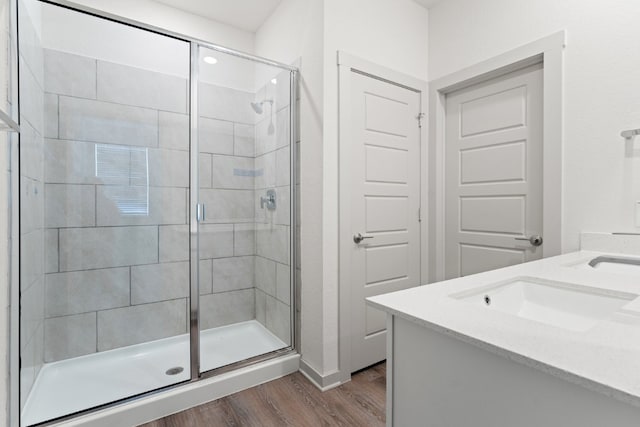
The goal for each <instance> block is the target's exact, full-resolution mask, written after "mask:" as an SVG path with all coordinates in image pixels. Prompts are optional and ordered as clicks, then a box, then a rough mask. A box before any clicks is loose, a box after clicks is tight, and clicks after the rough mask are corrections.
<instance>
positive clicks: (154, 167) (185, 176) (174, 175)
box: [148, 149, 189, 188]
mask: <svg viewBox="0 0 640 427" xmlns="http://www.w3.org/2000/svg"><path fill="white" fill-rule="evenodd" d="M148 165H149V166H148V168H149V169H148V172H149V185H151V186H154V187H185V188H186V187H188V186H189V153H188V152H186V151H177V150H155V149H151V150H149V163H148Z"/></svg>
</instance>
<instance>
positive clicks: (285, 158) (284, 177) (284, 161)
mask: <svg viewBox="0 0 640 427" xmlns="http://www.w3.org/2000/svg"><path fill="white" fill-rule="evenodd" d="M290 164H291V155H290V151H289V147H283V148H280V149H279V150H278V151H276V186H277V187H282V186H285V185H289V183H290V182H291V176H290V173H291V168H290Z"/></svg>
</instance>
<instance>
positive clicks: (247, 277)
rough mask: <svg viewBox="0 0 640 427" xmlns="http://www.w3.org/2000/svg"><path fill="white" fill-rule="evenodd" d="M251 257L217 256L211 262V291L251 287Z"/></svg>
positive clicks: (252, 261)
mask: <svg viewBox="0 0 640 427" xmlns="http://www.w3.org/2000/svg"><path fill="white" fill-rule="evenodd" d="M253 263H254V260H253V257H252V256H246V257H232V258H219V259H214V260H213V261H212V264H213V293H217V292H226V291H235V290H240V289H249V288H253V283H254V282H253V268H254V267H253Z"/></svg>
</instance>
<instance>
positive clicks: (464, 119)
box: [445, 64, 542, 279]
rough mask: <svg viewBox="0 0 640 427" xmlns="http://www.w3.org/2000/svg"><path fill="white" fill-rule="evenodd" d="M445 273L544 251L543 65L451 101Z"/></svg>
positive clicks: (499, 264) (464, 92) (465, 92)
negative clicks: (537, 238) (539, 240)
mask: <svg viewBox="0 0 640 427" xmlns="http://www.w3.org/2000/svg"><path fill="white" fill-rule="evenodd" d="M445 132H446V140H445V141H446V147H445V200H446V201H445V203H446V206H445V276H446V278H447V279H450V278H454V277H459V276H466V275H469V274H473V273H479V272H481V271H486V270H492V269H495V268H501V267H506V266H509V265H513V264H518V263H522V262H526V261H530V260H534V259H539V258H541V257H542V250H541V249H542V248H540V247H539V246H535V244H537V242H535V244H532V243H531V242H530V241H529V240H527V239H529V238H530V237H532V236H541V235H542V64H538V65H534V66H531V67H528V68H525V69H522V70H519V71H515V72H513V73H510V74H507V75H504V76H501V77H498V78H496V79H493V80H490V81H487V82H483V83H479V84H477V85H474V86H471V87H468V88H465V89H462V90H459V91H457V92H453V93H451V94H449V95H447V100H446V130H445Z"/></svg>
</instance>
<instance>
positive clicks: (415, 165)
mask: <svg viewBox="0 0 640 427" xmlns="http://www.w3.org/2000/svg"><path fill="white" fill-rule="evenodd" d="M351 82H352V92H351V106H352V111H351V113H352V114H351V119H352V120H351V124H350V126H351V131H350V135H351V137H352V140H351V141H342V142H341V143H345V144H350V145H351V150H352V151H351V164H350V172H351V177H350V178H351V188H350V193H351V231H352V232H351V236H349V239H350V245H349V247H350V249H351V251H352V253H351V254H350V255H351V265H349V266H346V268H350V269H351V275H350V277H351V283H350V287H351V310H350V312H351V333H352V336H351V355H352V357H351V371H352V372H353V371H357V370H359V369H362V368H364V367H367V366H369V365H372V364H374V363H377V362H379V361H381V360H384V359H385V358H386V317H385V315H384V313H382V312H381V311H378V310H375V309H373V308H370V307H367V306H366V304H365V298H367V297H370V296H374V295H379V294H383V293H387V292H393V291H397V290H401V289H406V288H409V287H412V286H416V285H419V284H420V222H419V208H420V132H419V131H420V129H419V126H418V120H417V116H418V114H419V113H420V94H419V93H417V92H414V91H411V90H409V89H406V88H403V87H400V86H396V85H394V84H391V83H388V82H383V81H380V80H377V79H375V78H372V77H368V76H364V75H362V74H358V73H353V74H352V79H351ZM358 234H360V235H362V236H363V237H364V239H363V240H362V241H361V242H360V243H356V242H355V241H354V240H353V236H357V235H358Z"/></svg>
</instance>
